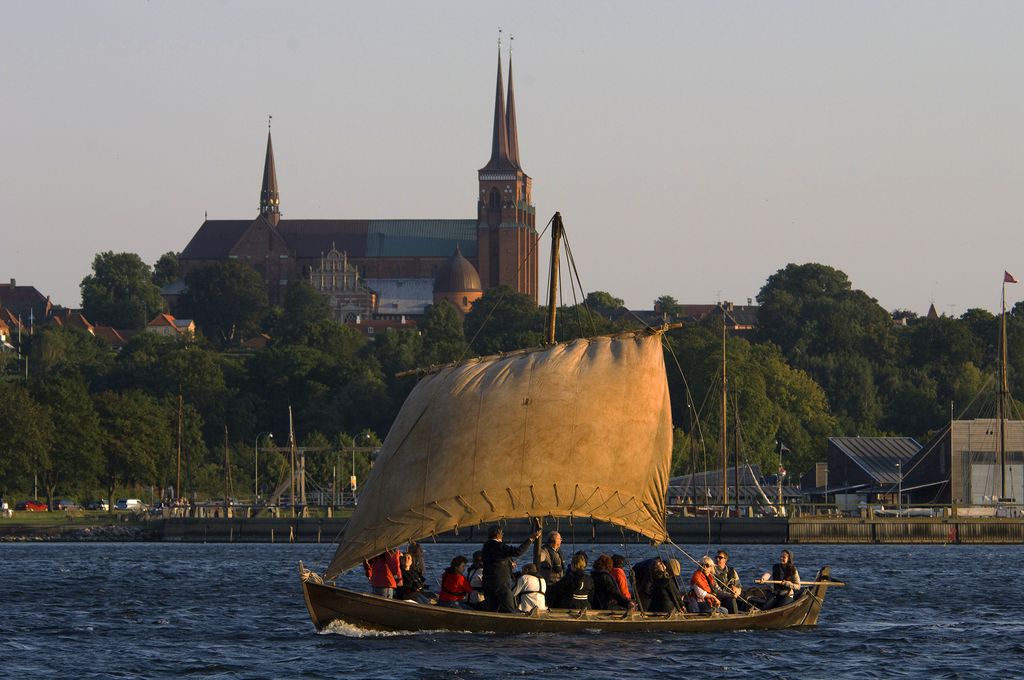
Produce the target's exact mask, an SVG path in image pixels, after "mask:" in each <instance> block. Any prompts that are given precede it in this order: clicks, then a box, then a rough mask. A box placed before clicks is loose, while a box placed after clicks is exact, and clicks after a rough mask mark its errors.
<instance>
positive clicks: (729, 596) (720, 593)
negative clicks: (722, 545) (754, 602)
mask: <svg viewBox="0 0 1024 680" xmlns="http://www.w3.org/2000/svg"><path fill="white" fill-rule="evenodd" d="M713 576H714V581H713V582H712V584H711V586H712V588H714V593H715V597H717V598H718V599H719V601H720V602H721V603H722V606H723V607H725V608H726V610H728V611H729V613H730V614H739V613H740V605H739V597H740V595H741V594H742V593H743V586H741V585H740V575H739V574H737V573H736V570H735V569H733V568H732V567H730V566H729V553H727V552H726V551H724V550H719V551H718V552H717V553H715V572H714V574H713Z"/></svg>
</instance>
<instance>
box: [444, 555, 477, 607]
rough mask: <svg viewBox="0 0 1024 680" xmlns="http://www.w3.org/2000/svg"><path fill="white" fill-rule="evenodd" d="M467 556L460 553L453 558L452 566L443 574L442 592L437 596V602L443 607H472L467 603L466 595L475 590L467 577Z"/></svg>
mask: <svg viewBox="0 0 1024 680" xmlns="http://www.w3.org/2000/svg"><path fill="white" fill-rule="evenodd" d="M466 561H467V560H466V557H465V556H464V555H459V556H457V557H455V558H454V559H453V560H452V564H451V566H450V567H448V568H447V569H445V570H444V574H443V575H442V576H441V592H440V594H438V596H437V603H438V604H439V605H441V606H442V607H451V608H453V609H472V607H470V606H469V605H468V604H466V596H467V595H469V594H470V593H471V592H473V586H471V585H469V579H467V578H466Z"/></svg>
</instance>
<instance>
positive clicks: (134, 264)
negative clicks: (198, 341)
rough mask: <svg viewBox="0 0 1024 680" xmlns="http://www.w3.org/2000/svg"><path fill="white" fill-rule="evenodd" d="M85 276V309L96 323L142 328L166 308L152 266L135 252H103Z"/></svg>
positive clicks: (83, 291)
mask: <svg viewBox="0 0 1024 680" xmlns="http://www.w3.org/2000/svg"><path fill="white" fill-rule="evenodd" d="M92 271H93V273H92V274H90V275H89V276H86V277H85V278H84V279H82V284H81V290H82V311H83V313H84V314H85V316H86V318H88V319H89V320H90V321H91V322H92V323H94V324H101V325H105V326H114V327H115V328H142V327H143V326H145V325H146V324H147V323H148V322H149V321H150V320H151V319H152V318H153V317H154V316H156V315H157V314H158V313H159V312H160V311H162V310H163V308H164V303H163V299H162V298H161V297H160V288H159V287H157V286H156V284H154V283H153V273H152V271H150V268H149V265H147V264H146V263H145V262H143V261H142V258H140V257H139V256H138V255H136V254H135V253H113V252H111V251H106V252H103V253H99V254H98V255H96V257H95V258H94V259H93V261H92Z"/></svg>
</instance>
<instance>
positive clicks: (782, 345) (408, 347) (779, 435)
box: [0, 253, 1024, 501]
mask: <svg viewBox="0 0 1024 680" xmlns="http://www.w3.org/2000/svg"><path fill="white" fill-rule="evenodd" d="M177 277H178V271H177V262H176V258H175V256H174V254H173V253H169V254H167V255H165V256H162V257H161V259H160V260H159V261H158V262H157V263H156V264H155V265H154V266H152V267H150V266H148V265H146V264H145V263H144V262H143V261H142V260H141V259H140V258H139V257H138V256H137V255H134V254H130V253H118V254H115V253H100V254H99V255H97V256H96V258H95V260H94V262H93V273H92V274H90V275H89V276H88V277H86V278H85V279H84V280H83V281H82V297H83V311H84V314H85V315H86V317H87V318H88V319H89V320H90V321H92V322H93V323H97V324H105V325H107V324H109V325H113V326H115V327H118V328H136V329H138V328H141V327H142V326H144V324H145V323H146V322H147V321H148V319H149V318H151V316H152V315H154V314H155V313H157V312H159V311H160V310H161V309H162V300H161V299H160V296H159V287H160V285H163V284H165V283H166V282H169V281H173V280H175V279H176V278H177ZM186 283H187V285H188V291H187V293H185V294H184V295H183V296H182V298H181V300H180V306H181V308H180V309H178V310H175V311H176V312H178V315H179V316H188V317H190V318H193V319H194V320H195V321H196V323H197V326H198V328H199V333H198V334H197V336H196V337H195V338H193V339H186V338H182V339H177V338H167V337H163V336H159V335H156V334H152V333H144V332H142V333H138V334H137V335H135V337H133V338H132V339H131V340H130V341H129V342H128V343H127V344H126V345H125V346H124V347H123V348H122V349H120V350H119V351H117V352H115V351H112V350H111V349H110V348H109V346H107V345H106V344H105V343H104V342H103V341H102V340H99V339H97V338H95V337H93V336H91V335H89V334H88V333H86V332H84V331H82V330H79V329H76V328H69V327H59V326H47V327H44V328H42V329H37V331H36V332H35V333H34V334H33V335H32V336H26V337H23V341H24V347H22V348H21V350H22V353H23V354H24V355H26V356H27V357H28V363H29V366H30V367H31V370H30V372H29V375H28V378H27V379H26V378H25V377H24V375H23V374H22V372H20V371H17V370H9V371H7V372H5V373H4V380H2V381H0V494H3V495H5V496H10V495H12V494H22V495H24V494H28V493H30V491H31V490H32V488H33V486H34V485H36V484H38V487H39V489H40V492H41V495H45V496H46V497H47V498H48V499H49V500H51V501H53V499H55V498H59V497H63V496H77V497H79V498H93V497H98V496H100V495H101V494H103V495H105V496H107V497H109V496H111V495H114V494H115V493H117V492H126V490H138V489H141V488H150V489H154V493H155V494H157V495H159V494H160V493H161V490H166V489H168V488H170V487H174V486H175V485H176V484H179V479H180V480H181V481H180V485H181V486H182V489H181V490H182V493H183V494H184V493H190V494H198V495H200V496H202V497H206V498H211V497H215V498H221V497H224V496H225V495H235V496H238V497H246V498H248V497H251V496H252V489H253V482H254V473H255V470H254V462H255V461H254V448H255V445H256V444H257V442H258V443H259V446H260V472H259V475H260V480H261V487H263V491H262V493H267V492H269V490H271V488H272V487H273V486H276V485H277V483H278V482H280V481H281V480H282V479H284V478H285V476H286V474H287V471H288V470H289V462H288V457H287V455H286V453H285V452H284V451H283V450H279V449H282V448H283V447H284V446H285V445H286V442H287V434H288V412H289V407H291V410H292V413H293V414H294V421H295V430H296V432H297V433H298V438H299V442H298V443H299V444H301V445H304V446H311V447H317V448H324V449H329V450H335V451H337V450H343V449H346V448H348V447H352V446H361V447H362V446H366V445H374V444H377V443H379V441H380V439H381V438H383V436H384V435H385V434H386V432H387V429H388V427H389V426H390V423H391V421H392V420H393V418H394V416H395V415H396V413H397V411H398V409H399V408H400V406H401V404H402V402H403V401H404V399H405V397H406V396H407V395H408V393H409V391H410V390H411V389H412V387H413V385H414V378H408V377H406V378H399V377H396V374H398V373H401V372H403V371H406V370H408V369H412V368H416V367H422V366H430V365H437V364H443V363H448V362H452V361H459V360H462V359H466V358H469V357H472V356H479V355H487V354H494V353H498V352H505V351H510V350H515V349H520V348H524V347H532V346H538V345H540V344H542V343H543V342H544V324H545V318H546V314H545V310H544V309H543V308H539V307H537V306H536V305H535V304H534V303H533V301H532V300H531V299H530V298H529V297H527V296H525V295H521V294H519V293H516V292H515V291H513V290H512V289H510V288H507V287H498V288H495V289H492V290H489V291H487V292H486V293H485V294H484V296H483V297H482V298H481V299H480V300H478V301H477V302H476V303H475V304H474V306H473V309H472V310H471V311H470V312H469V314H467V315H466V317H465V318H464V319H463V318H462V317H461V316H460V315H459V314H458V312H457V311H456V310H455V309H454V308H453V307H451V306H450V305H448V304H447V303H442V304H439V305H435V306H432V307H430V308H428V310H427V313H426V315H425V317H424V319H423V320H422V321H421V323H420V324H419V326H418V328H416V329H414V330H413V329H391V330H388V331H387V332H384V333H380V334H378V335H377V336H376V337H375V339H374V340H372V341H368V340H367V338H366V337H365V336H364V335H363V334H362V333H360V332H359V331H357V330H356V329H354V328H353V327H351V326H347V325H344V324H342V323H338V322H336V321H334V320H333V319H332V318H331V314H330V310H329V308H328V306H327V304H326V302H325V300H324V298H323V297H322V296H321V295H319V294H318V293H317V292H316V291H315V290H314V289H313V288H312V287H310V286H309V285H308V284H305V283H297V284H293V285H292V286H291V287H290V289H289V291H288V293H287V295H286V298H285V301H284V304H283V305H282V306H280V307H275V306H272V305H270V304H268V302H267V299H266V294H265V292H264V288H263V284H262V281H261V280H260V277H259V275H258V274H257V273H256V272H255V271H254V270H253V269H252V268H251V267H249V266H248V265H246V264H244V263H241V262H237V261H227V262H224V263H221V264H217V265H211V266H208V267H204V268H202V269H199V270H196V271H194V272H192V273H190V274H189V276H188V277H187V278H186ZM154 290H155V291H156V295H155V296H154V294H153V293H154ZM757 300H758V303H759V307H758V325H757V329H756V330H755V331H752V332H749V333H744V334H730V335H729V336H728V337H727V338H726V341H725V350H726V355H727V364H728V371H727V374H728V395H729V397H728V404H727V408H726V413H727V416H726V417H727V422H728V431H729V433H730V434H729V435H728V437H729V441H728V447H729V449H730V451H731V450H732V449H733V448H735V447H738V448H739V450H740V452H741V454H740V458H741V460H744V461H746V462H750V463H756V464H759V465H761V466H762V469H765V470H766V471H770V470H774V467H775V466H776V465H777V464H778V458H777V453H776V451H777V445H778V442H782V443H784V444H785V446H786V448H787V449H788V450H789V451H790V453H789V454H788V455H789V459H788V460H787V461H786V462H785V463H786V466H787V468H789V470H790V471H791V472H793V473H800V472H802V471H803V470H806V469H808V468H809V467H810V466H811V465H812V464H813V462H814V461H816V460H821V459H822V458H823V456H824V452H825V449H826V446H827V438H828V437H829V436H833V435H885V434H898V435H908V436H914V437H917V438H919V440H923V439H925V438H927V437H928V436H930V435H931V434H932V433H933V432H934V431H936V430H937V429H938V428H940V427H942V426H943V425H944V423H945V422H946V421H947V420H948V419H949V418H950V415H951V413H953V414H956V415H958V416H963V417H982V416H991V415H992V413H993V412H994V407H993V404H994V395H995V386H996V382H995V380H994V375H995V372H996V368H997V362H998V358H999V350H998V344H997V338H998V319H997V317H996V316H994V315H992V314H991V313H989V312H986V311H984V310H980V309H971V310H968V311H967V312H966V313H964V314H963V315H962V316H960V317H959V318H953V317H938V318H933V319H929V318H921V317H917V316H916V315H914V314H911V313H908V312H897V313H895V314H894V313H891V312H888V311H886V310H885V309H883V308H882V307H881V306H880V305H879V304H878V302H877V301H876V300H875V299H873V298H871V297H870V296H869V295H868V294H866V293H864V292H863V291H860V290H857V289H855V288H853V286H852V284H851V282H850V281H849V278H848V277H847V276H846V274H844V273H843V272H841V271H839V270H837V269H834V268H832V267H828V266H826V265H821V264H814V263H811V264H802V265H796V264H791V265H788V266H787V267H785V268H784V269H781V270H779V271H778V272H776V273H775V274H773V275H772V276H771V277H769V279H768V280H767V281H766V283H765V285H764V287H763V288H762V289H761V291H760V293H759V294H758V297H757ZM658 307H659V309H660V310H661V311H662V314H663V318H664V320H666V321H672V320H676V319H677V318H678V317H679V314H680V313H681V310H682V307H681V306H680V305H679V304H678V302H677V301H676V300H675V298H673V297H672V296H669V295H664V296H662V297H661V298H659V299H658ZM723 314H728V312H727V310H725V309H720V310H719V311H718V312H717V313H713V314H709V315H707V316H706V317H705V318H703V319H701V320H692V319H683V321H684V324H683V327H682V328H680V329H677V330H673V331H670V332H669V333H667V334H666V336H665V338H666V339H665V347H666V366H667V369H668V382H669V388H670V392H671V397H672V405H673V406H672V407H673V420H674V423H675V426H676V428H677V431H676V437H675V445H674V446H675V449H674V455H673V472H674V473H676V474H679V473H687V472H692V471H700V470H703V469H716V468H717V467H718V459H717V453H716V452H717V451H718V450H719V445H720V442H719V432H720V431H721V422H720V420H721V413H722V408H721V403H720V401H719V400H720V397H719V396H718V395H719V394H720V393H721V352H722V324H723V316H722V315H723ZM557 324H558V328H557V336H558V338H559V339H560V340H566V339H571V338H574V337H583V336H588V335H595V334H602V333H609V332H615V331H619V330H627V329H631V328H638V327H640V325H641V324H642V322H641V321H640V319H639V318H638V317H636V316H634V315H631V314H629V313H626V310H624V308H623V305H622V300H621V299H618V298H616V297H614V295H612V294H610V293H607V292H601V291H598V292H592V293H590V294H588V295H587V296H586V298H585V299H583V300H581V301H580V302H579V303H578V304H575V305H565V306H563V307H562V308H561V309H560V313H559V315H558V321H557ZM257 332H265V333H266V334H267V335H269V336H270V338H271V340H270V342H269V345H268V346H267V348H266V349H262V350H259V351H242V350H240V349H239V346H238V345H239V342H240V340H242V339H244V338H247V337H251V336H252V335H253V334H255V333H257ZM1007 354H1008V359H1009V363H1008V365H1009V369H1010V370H1009V375H1010V386H1011V392H1016V391H1019V390H1020V388H1021V387H1024V386H1022V385H1021V380H1022V378H1021V372H1020V371H1019V370H1017V369H1018V367H1021V366H1024V306H1022V305H1021V304H1018V305H1017V306H1016V307H1014V309H1013V310H1012V313H1011V315H1010V318H1009V319H1008V342H1007ZM8 361H10V357H9V356H8ZM179 399H180V403H181V414H182V417H181V423H182V436H181V445H182V449H183V452H184V469H183V471H182V473H181V475H180V476H179V473H178V453H177V452H178V439H179V438H178V414H179ZM1014 408H1016V403H1015V402H1014ZM1011 413H1014V411H1012V412H1011ZM269 433H272V434H273V437H274V439H270V438H269V437H268V434H269ZM226 466H227V468H228V472H229V474H226V473H225V467H226ZM353 466H354V467H355V470H354V471H355V473H356V474H357V476H359V477H360V478H364V477H365V472H366V470H367V468H368V466H369V460H368V458H367V456H366V455H365V454H359V455H356V456H354V457H348V456H346V460H344V461H341V460H339V459H338V456H337V455H335V456H329V455H319V456H314V457H310V459H309V460H308V461H307V469H308V470H309V472H310V474H311V476H312V477H313V478H314V479H317V480H321V483H323V484H327V483H328V482H331V481H333V480H334V478H335V475H337V478H338V479H346V478H347V475H348V474H350V473H351V472H352V470H350V468H352V467H353ZM342 473H344V474H342ZM229 480H230V484H231V485H233V488H231V486H230V485H229Z"/></svg>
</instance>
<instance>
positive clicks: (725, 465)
mask: <svg viewBox="0 0 1024 680" xmlns="http://www.w3.org/2000/svg"><path fill="white" fill-rule="evenodd" d="M718 306H719V308H720V309H721V310H722V435H721V440H722V510H723V512H724V513H725V514H729V452H728V441H727V440H728V437H729V432H728V430H729V424H728V422H727V419H728V417H729V403H728V401H727V398H728V397H727V389H726V384H727V376H726V372H725V305H724V304H721V303H720V304H719V305H718Z"/></svg>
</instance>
